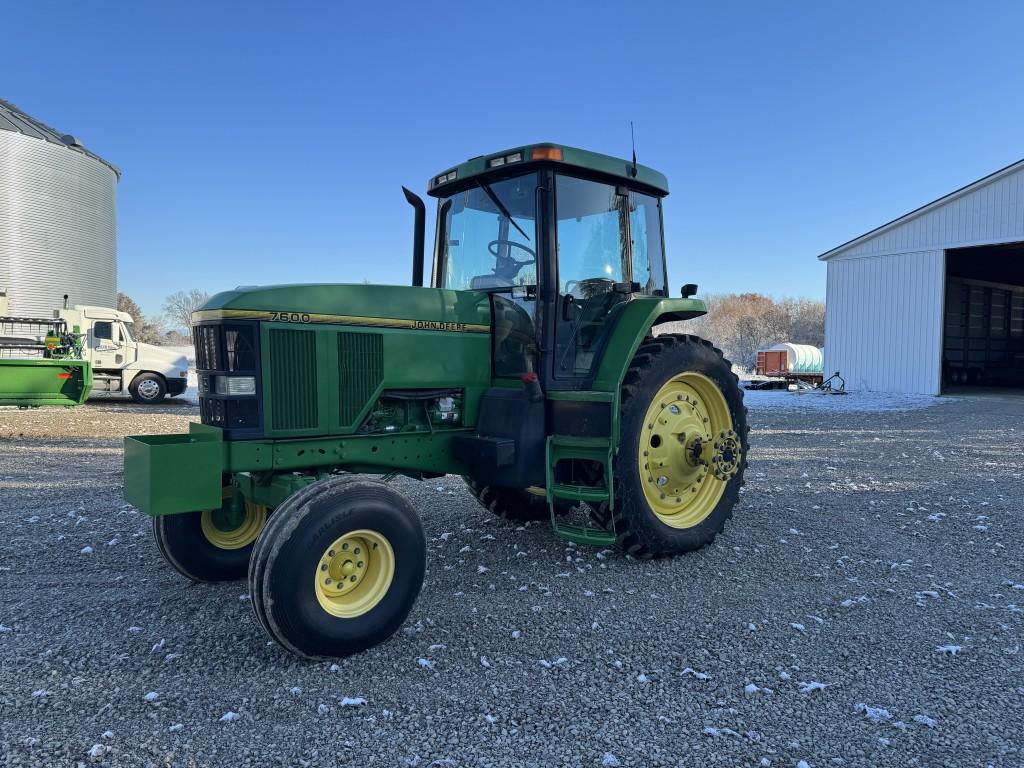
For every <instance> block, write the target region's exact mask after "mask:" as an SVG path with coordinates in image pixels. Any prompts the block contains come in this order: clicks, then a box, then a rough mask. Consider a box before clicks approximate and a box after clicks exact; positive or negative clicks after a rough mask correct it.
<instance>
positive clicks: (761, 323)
mask: <svg viewBox="0 0 1024 768" xmlns="http://www.w3.org/2000/svg"><path fill="white" fill-rule="evenodd" d="M703 298H704V302H705V304H706V305H707V308H708V313H707V314H706V315H704V316H702V317H699V318H697V319H695V320H689V321H687V322H683V323H668V324H666V326H663V327H662V329H661V330H662V331H663V332H665V331H669V332H673V333H693V334H696V335H698V336H701V337H703V338H705V339H708V340H709V341H712V342H714V344H715V346H717V347H719V348H721V349H722V351H723V352H724V353H725V356H726V357H728V358H729V359H730V360H731V361H732V362H733V363H735V364H737V365H739V366H742V367H744V368H753V366H754V362H755V360H756V358H757V351H758V350H760V349H767V348H768V347H771V346H772V345H774V344H778V343H779V342H782V341H790V342H793V343H795V344H813V345H814V346H816V347H820V346H822V345H823V344H824V342H825V304H824V303H823V302H820V301H813V300H810V299H789V298H787V299H780V300H776V299H773V298H771V297H770V296H765V295H763V294H760V293H725V294H709V295H707V296H705V297H703Z"/></svg>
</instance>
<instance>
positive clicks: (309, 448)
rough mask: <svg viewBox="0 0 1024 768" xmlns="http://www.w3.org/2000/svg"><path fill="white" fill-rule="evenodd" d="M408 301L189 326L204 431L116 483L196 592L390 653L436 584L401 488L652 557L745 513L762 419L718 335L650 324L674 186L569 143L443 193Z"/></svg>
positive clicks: (333, 294) (257, 292) (501, 156)
mask: <svg viewBox="0 0 1024 768" xmlns="http://www.w3.org/2000/svg"><path fill="white" fill-rule="evenodd" d="M404 191H405V195H406V198H407V199H408V200H409V202H410V203H411V204H412V206H413V208H414V210H415V229H414V238H413V239H414V255H413V270H412V274H413V277H412V283H413V284H412V285H411V286H384V285H321V284H315V285H287V286H269V287H259V288H237V289H235V290H233V291H225V292H223V293H219V294H217V295H216V296H214V297H213V298H212V299H210V300H209V301H208V302H207V303H206V304H205V305H204V307H203V308H202V309H201V310H199V311H197V312H196V313H195V314H194V315H193V324H194V329H193V330H194V337H195V346H196V367H197V369H198V373H199V404H200V413H201V417H202V423H193V424H192V425H190V430H189V433H188V434H187V435H152V436H141V437H129V438H126V439H125V452H124V455H125V459H124V492H125V497H126V498H127V500H128V501H129V502H131V503H132V504H134V505H135V506H136V507H138V508H139V509H141V510H142V511H143V512H145V513H147V514H149V515H151V516H152V517H153V528H154V532H155V536H156V541H157V545H158V546H159V548H160V552H161V553H162V554H163V556H164V559H165V560H166V561H167V562H168V563H169V564H170V565H171V566H172V567H173V568H175V569H176V570H178V571H179V572H181V573H182V574H183V575H184V576H186V577H188V578H190V579H193V580H195V581H223V580H229V579H240V578H244V577H246V576H247V577H248V584H249V592H250V595H251V597H252V605H253V608H254V610H255V613H256V618H257V619H258V621H259V623H260V624H261V625H262V626H263V628H264V629H265V630H266V631H267V633H268V634H269V635H270V636H271V637H272V638H274V639H275V640H277V641H278V642H279V643H280V644H281V645H283V646H284V647H285V648H287V649H289V650H291V651H293V652H294V653H296V654H299V655H301V656H308V657H330V656H340V655H346V654H350V653H354V652H357V651H360V650H363V649H366V648H368V647H370V646H372V645H374V644H376V643H380V642H382V641H383V640H385V639H387V638H388V637H389V636H390V635H391V634H392V633H393V632H395V631H396V630H397V629H398V627H399V626H400V625H401V624H402V623H403V621H404V620H405V619H406V617H407V616H408V614H409V611H410V610H411V608H412V604H413V602H414V601H415V599H416V596H417V594H418V593H419V591H420V586H421V583H422V580H423V573H424V565H425V549H426V547H425V541H424V534H423V528H422V526H421V524H420V521H419V518H418V517H417V514H416V511H415V510H414V509H413V507H412V505H411V504H410V503H409V502H408V501H407V500H406V499H405V498H404V497H403V496H402V494H401V493H400V492H399V491H398V490H396V488H394V487H393V486H391V485H389V480H391V479H392V477H394V476H396V475H399V474H401V475H406V476H409V477H413V478H418V479H427V478H436V477H440V476H442V475H446V474H455V475H461V476H462V477H464V478H465V481H466V484H467V485H468V487H469V490H470V492H472V493H473V495H474V496H476V498H477V499H479V501H480V503H481V505H482V506H484V507H485V508H486V509H488V510H490V511H491V512H493V513H494V514H495V515H498V516H499V517H502V518H505V519H507V520H510V521H514V522H517V523H519V522H525V521H534V520H544V519H549V520H550V521H551V524H552V527H553V529H554V532H555V533H556V534H557V535H559V536H561V537H563V538H565V539H568V540H570V541H574V542H577V543H580V544H594V545H600V546H613V545H614V546H617V547H618V548H619V549H620V550H621V551H623V552H625V553H628V554H630V555H632V556H634V557H635V558H639V559H643V558H650V557H660V556H666V555H676V554H680V553H684V552H689V551H692V550H695V549H698V548H699V547H702V546H704V545H705V544H707V543H709V542H710V541H711V540H712V539H714V537H715V535H716V534H717V533H718V532H719V531H721V530H722V527H723V526H724V525H725V522H726V520H727V519H728V518H729V517H730V516H731V515H732V511H733V507H734V506H735V505H736V502H737V500H738V495H739V488H740V485H741V484H742V482H743V470H744V466H745V459H746V454H747V424H746V411H745V409H744V407H743V400H742V393H741V390H740V389H739V387H738V386H737V382H736V377H735V376H734V375H733V373H732V370H731V366H730V364H729V363H728V361H726V360H725V359H724V358H723V357H722V354H721V352H719V351H718V350H717V349H715V348H714V347H713V346H712V345H711V343H710V342H708V341H705V340H703V339H700V338H697V337H696V336H691V335H685V334H676V333H663V334H660V335H657V336H655V335H653V332H652V328H653V326H655V325H657V324H659V323H664V322H666V321H679V320H687V319H690V318H694V317H697V316H699V315H702V314H704V313H705V306H704V303H703V302H702V301H700V300H698V299H695V298H693V294H694V293H695V291H696V286H692V285H687V286H685V287H684V288H683V290H682V296H681V297H680V298H671V297H670V296H669V287H668V281H667V277H666V271H665V249H664V239H663V237H662V200H663V198H664V197H665V196H666V195H667V194H668V183H667V181H666V179H665V177H664V176H663V175H662V174H660V173H658V172H656V171H654V170H652V169H650V168H646V167H644V166H642V165H637V164H636V163H635V161H634V162H630V161H626V160H618V159H615V158H612V157H608V156H605V155H600V154H595V153H593V152H587V151H583V150H580V149H573V148H571V147H566V146H561V145H557V144H535V145H531V146H524V147H518V148H516V149H511V150H506V151H504V152H498V153H496V154H492V155H486V156H482V157H475V158H473V159H471V160H468V161H466V162H465V163H462V164H461V165H458V166H456V167H454V168H450V169H448V170H446V171H444V172H443V173H439V174H438V175H437V176H435V177H434V178H432V179H431V180H430V183H429V194H430V195H431V196H432V197H435V198H437V202H438V205H437V224H436V240H435V245H434V250H433V257H432V270H431V280H430V285H429V286H426V285H424V279H423V276H424V272H425V259H424V248H423V241H424V219H425V206H424V203H423V201H422V200H421V199H420V198H419V197H417V196H416V195H414V194H413V193H412V192H409V191H408V190H404Z"/></svg>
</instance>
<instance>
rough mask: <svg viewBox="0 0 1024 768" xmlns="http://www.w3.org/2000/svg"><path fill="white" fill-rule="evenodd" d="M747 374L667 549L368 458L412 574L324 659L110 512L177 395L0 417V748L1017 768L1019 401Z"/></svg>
mask: <svg viewBox="0 0 1024 768" xmlns="http://www.w3.org/2000/svg"><path fill="white" fill-rule="evenodd" d="M768 394H770V395H771V396H770V397H762V396H760V393H752V394H751V397H750V398H749V400H750V402H751V406H752V407H751V422H752V424H753V431H752V434H751V444H752V450H753V455H752V458H751V465H750V470H749V473H748V484H747V487H746V490H745V493H744V496H743V503H742V504H741V506H740V508H739V509H738V510H737V514H736V518H735V520H734V521H733V522H732V523H731V525H730V526H729V528H728V529H727V531H726V533H725V535H723V536H721V537H720V538H719V539H718V541H717V542H716V544H715V545H714V546H712V547H710V548H708V549H705V550H703V551H701V552H699V553H696V554H693V555H690V556H687V557H682V558H677V559H674V560H670V561H660V562H646V563H641V562H635V561H631V560H628V559H625V558H623V557H621V556H619V555H618V554H614V553H610V552H598V551H594V550H586V549H576V548H574V547H571V546H566V545H564V544H563V543H561V542H559V541H557V540H556V539H554V538H553V536H552V535H551V533H550V531H549V530H548V529H547V528H546V527H545V526H542V525H537V526H530V527H528V528H526V529H522V528H519V529H516V528H513V527H510V526H507V525H505V524H502V523H500V522H498V521H496V520H493V519H490V518H489V516H488V515H487V513H485V512H484V511H483V510H482V509H480V508H478V507H477V506H476V505H475V502H474V501H473V499H472V498H471V497H470V496H469V494H468V493H467V491H466V490H465V489H464V487H463V486H462V483H461V481H460V480H459V479H458V478H455V477H449V478H445V479H444V480H441V481H433V482H429V483H414V482H412V481H404V480H401V481H396V484H397V485H398V486H399V487H400V488H401V489H402V490H403V491H404V492H405V493H407V494H408V495H409V496H410V497H411V498H412V500H413V502H414V504H415V506H416V507H417V508H418V509H419V510H420V511H421V513H422V516H423V520H424V524H425V526H426V531H427V537H428V546H429V550H430V552H429V558H428V568H429V570H428V574H427V579H426V583H425V585H424V588H423V593H422V595H421V596H420V599H419V601H418V602H417V604H416V606H415V608H414V609H413V612H412V615H411V616H410V618H409V621H408V623H407V624H406V626H405V627H404V629H403V630H402V631H400V632H399V633H398V634H397V635H396V636H395V637H394V638H392V640H390V641H389V642H388V643H386V644H385V645H383V646H380V647H377V648H375V649H373V650H371V651H369V652H367V653H364V654H362V655H360V656H358V657H354V658H350V659H346V660H343V661H340V662H338V663H337V664H336V665H332V664H330V663H308V662H302V661H299V660H296V659H295V658H293V657H291V656H289V655H288V654H287V653H285V652H283V651H281V650H279V649H278V648H277V647H276V646H274V645H272V644H269V643H268V642H267V638H265V637H264V636H263V635H262V634H261V632H260V630H259V629H258V627H257V625H256V623H255V621H254V619H253V617H252V616H251V614H250V607H249V604H248V598H247V596H246V595H245V594H244V593H245V588H244V585H242V584H229V585H220V586H209V585H190V584H188V583H186V582H185V581H184V580H183V579H182V578H180V577H179V576H177V575H176V574H175V573H174V572H173V571H171V569H170V568H168V567H165V566H164V565H163V564H162V563H161V561H160V559H159V555H158V553H157V551H156V548H155V546H154V545H153V543H152V540H151V538H150V525H149V521H148V520H147V519H146V518H145V517H144V516H143V515H141V514H140V513H138V512H136V511H135V510H133V509H132V508H131V507H128V506H126V505H125V504H124V502H123V500H122V497H121V465H120V460H121V456H120V441H119V439H118V438H119V437H120V436H121V435H123V434H132V433H139V432H159V431H168V432H169V431H180V430H183V429H184V428H185V425H186V422H187V421H188V420H190V419H193V418H196V409H195V408H194V407H192V406H190V405H188V404H187V403H185V404H173V405H166V406H163V407H160V408H139V407H136V406H132V405H130V404H127V403H124V402H118V401H108V402H103V403H93V404H89V405H86V406H83V407H80V408H77V409H74V410H70V411H67V410H58V409H49V410H39V411H35V412H18V411H0V507H2V509H0V541H2V542H3V544H2V545H0V585H2V591H0V731H2V732H0V749H2V753H3V756H4V760H5V764H6V765H41V766H52V765H76V764H79V763H81V764H84V765H94V764H95V765H99V764H106V765H117V766H122V765H123V766H136V765H158V766H165V765H167V766H170V765H181V766H192V765H231V766H241V765H253V766H257V765H258V766H266V765H317V766H320V765H324V766H336V765H349V764H352V765H357V764H358V765H360V766H367V765H385V766H390V765H399V766H403V765H421V766H428V765H439V766H495V765H512V766H529V765H538V766H547V765H582V766H599V765H623V766H627V765H638V766H657V765H673V766H674V765H686V766H689V765H693V766H704V765H729V766H736V765H773V766H798V765H799V766H803V765H804V764H806V765H808V766H811V767H812V768H820V767H822V766H834V765H836V766H838V765H845V766H938V765H952V766H965V765H999V766H1019V765H1021V764H1024V747H1022V744H1021V737H1020V734H1021V727H1022V725H1024V673H1022V660H1024V653H1022V652H1021V643H1022V629H1024V554H1022V544H1024V533H1022V526H1021V519H1020V518H1021V511H1022V510H1021V507H1022V504H1021V499H1022V498H1024V479H1022V467H1024V460H1022V459H1021V455H1022V451H1024V439H1022V438H1024V435H1022V430H1021V429H1020V425H1022V424H1024V398H1013V397H996V398H981V397H979V398H963V399H956V400H948V399H944V400H934V399H926V400H920V399H919V400H917V401H915V400H912V399H911V400H906V399H904V400H901V401H898V402H895V401H894V402H888V403H887V405H886V406H885V407H880V406H879V403H878V400H877V398H876V399H875V400H871V399H870V398H858V397H857V396H856V395H851V396H848V399H847V400H844V401H843V404H842V405H841V406H840V405H835V404H833V405H828V404H825V403H824V401H812V400H803V399H800V396H796V395H793V396H787V395H786V394H785V393H768ZM829 402H832V401H829ZM892 408H900V410H892ZM481 566H483V568H481ZM484 569H486V570H484ZM801 761H804V762H801Z"/></svg>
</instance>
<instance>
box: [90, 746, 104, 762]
mask: <svg viewBox="0 0 1024 768" xmlns="http://www.w3.org/2000/svg"><path fill="white" fill-rule="evenodd" d="M105 754H107V748H106V747H105V746H103V745H102V744H93V745H92V748H91V749H90V750H89V757H91V758H92V759H93V760H99V759H100V758H101V757H103V756H104V755H105Z"/></svg>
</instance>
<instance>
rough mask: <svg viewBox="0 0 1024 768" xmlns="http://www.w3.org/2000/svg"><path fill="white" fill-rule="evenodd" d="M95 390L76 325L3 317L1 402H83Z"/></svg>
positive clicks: (28, 404) (0, 320) (20, 404)
mask: <svg viewBox="0 0 1024 768" xmlns="http://www.w3.org/2000/svg"><path fill="white" fill-rule="evenodd" d="M91 389H92V369H91V367H90V365H89V362H88V361H86V360H83V359H82V340H81V334H79V333H78V332H77V329H72V330H70V331H69V330H68V327H67V324H66V323H65V322H64V321H63V320H60V319H54V320H46V319H41V318H28V317H6V316H4V317H0V405H16V406H18V407H20V408H36V407H38V406H42V405H63V406H72V405H79V404H81V403H84V402H85V400H86V398H88V397H89V391H90V390H91Z"/></svg>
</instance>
